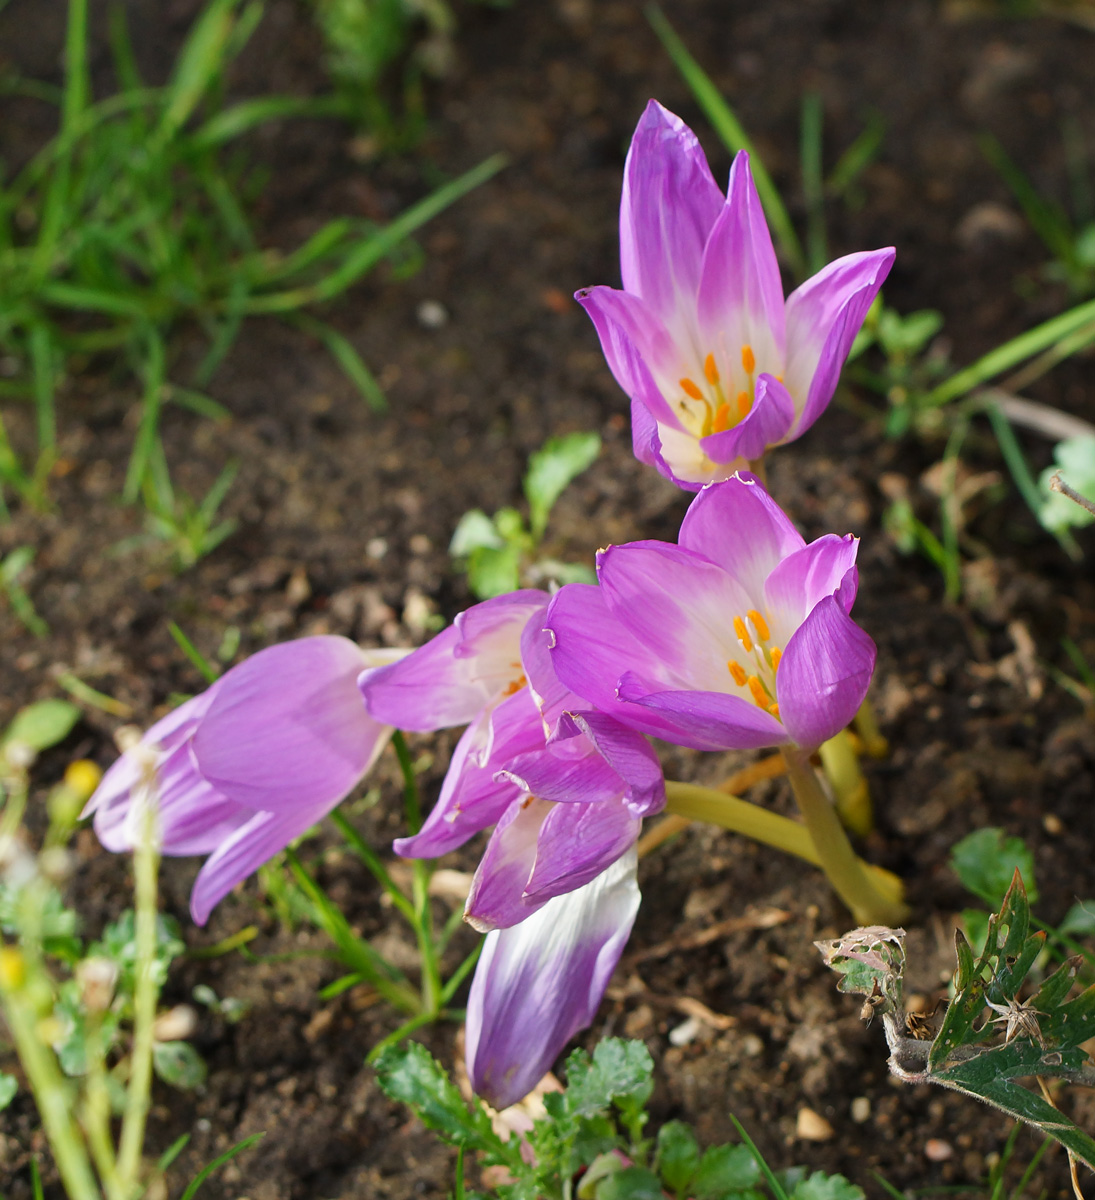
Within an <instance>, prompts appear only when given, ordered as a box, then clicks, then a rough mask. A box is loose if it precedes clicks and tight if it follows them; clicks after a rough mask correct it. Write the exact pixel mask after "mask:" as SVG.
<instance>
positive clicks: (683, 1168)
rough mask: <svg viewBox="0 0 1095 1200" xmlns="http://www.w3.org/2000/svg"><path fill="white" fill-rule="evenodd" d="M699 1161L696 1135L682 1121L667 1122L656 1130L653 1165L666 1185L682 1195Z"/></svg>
mask: <svg viewBox="0 0 1095 1200" xmlns="http://www.w3.org/2000/svg"><path fill="white" fill-rule="evenodd" d="M699 1161H700V1148H699V1146H698V1145H697V1143H696V1135H695V1134H694V1133H693V1132H692V1129H691V1127H690V1126H688V1125H686V1124H685V1123H684V1122H683V1121H667V1122H666V1123H665V1124H664V1125H663V1126H662V1127H661V1129H659V1130H658V1154H657V1158H656V1159H655V1165H656V1166H657V1168H658V1171H659V1172H660V1174H661V1177H662V1178H663V1179H664V1180H665V1182H666V1184H667V1185H668V1186H669V1187H671V1188H672V1189H673V1191H675V1192H677V1193H678V1194H681V1195H683V1194H684V1189H685V1188H686V1187H687V1186H688V1184H689V1182H690V1180H691V1179H692V1176H693V1175H694V1174H695V1172H696V1167H697V1166H698V1165H699Z"/></svg>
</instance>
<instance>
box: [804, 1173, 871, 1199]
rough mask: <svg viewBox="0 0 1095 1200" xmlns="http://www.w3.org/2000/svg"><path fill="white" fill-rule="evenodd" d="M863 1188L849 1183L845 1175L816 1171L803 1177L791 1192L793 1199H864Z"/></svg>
mask: <svg viewBox="0 0 1095 1200" xmlns="http://www.w3.org/2000/svg"><path fill="white" fill-rule="evenodd" d="M863 1198H864V1192H863V1189H862V1188H859V1187H856V1185H855V1184H854V1183H849V1182H848V1180H847V1179H845V1178H844V1176H843V1175H826V1174H825V1172H824V1171H815V1172H814V1173H813V1174H812V1175H811V1176H809V1178H807V1179H803V1180H802V1181H801V1182H800V1183H798V1184H797V1185H796V1186H795V1190H794V1191H793V1192H792V1193H791V1200H863Z"/></svg>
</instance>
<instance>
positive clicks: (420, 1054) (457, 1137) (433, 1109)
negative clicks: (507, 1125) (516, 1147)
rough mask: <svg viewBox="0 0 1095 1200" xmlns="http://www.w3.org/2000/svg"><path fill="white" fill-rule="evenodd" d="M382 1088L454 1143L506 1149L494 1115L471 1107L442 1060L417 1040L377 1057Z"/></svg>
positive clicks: (476, 1148) (449, 1141)
mask: <svg viewBox="0 0 1095 1200" xmlns="http://www.w3.org/2000/svg"><path fill="white" fill-rule="evenodd" d="M376 1073H377V1078H378V1079H379V1081H380V1086H381V1089H382V1090H383V1092H384V1094H385V1095H386V1096H389V1097H390V1098H391V1099H392V1100H400V1101H402V1102H403V1103H404V1104H408V1105H410V1107H411V1108H413V1109H414V1111H415V1112H416V1113H417V1114H418V1118H419V1120H420V1121H421V1122H422V1124H423V1125H425V1126H426V1128H427V1129H432V1130H433V1131H434V1132H435V1133H437V1134H439V1135H440V1136H441V1137H442V1138H443V1139H444V1140H445V1141H446V1142H448V1143H449V1144H450V1145H453V1146H463V1147H465V1148H466V1149H471V1150H489V1151H493V1152H495V1153H498V1152H501V1151H502V1142H501V1140H500V1139H499V1137H498V1135H497V1134H496V1133H494V1131H493V1130H492V1129H491V1124H490V1118H489V1117H488V1116H487V1114H486V1113H485V1112H484V1111H483V1109H482V1108H481V1107H480V1106H479V1105H478V1104H475V1105H473V1106H472V1107H470V1108H469V1106H468V1105H467V1104H465V1103H464V1100H463V1098H462V1097H461V1095H460V1092H459V1091H458V1089H457V1088H456V1086H455V1085H454V1084H453V1083H452V1082H451V1081H450V1079H449V1077H448V1075H446V1074H445V1072H444V1070H442V1068H441V1065H440V1063H438V1062H437V1060H436V1059H435V1058H434V1057H433V1055H431V1054H430V1052H429V1051H428V1050H427V1049H426V1048H425V1047H424V1046H420V1045H419V1044H418V1043H417V1042H407V1043H404V1044H403V1045H400V1046H389V1047H388V1049H386V1050H384V1051H383V1053H381V1054H380V1056H379V1057H378V1058H377V1060H376Z"/></svg>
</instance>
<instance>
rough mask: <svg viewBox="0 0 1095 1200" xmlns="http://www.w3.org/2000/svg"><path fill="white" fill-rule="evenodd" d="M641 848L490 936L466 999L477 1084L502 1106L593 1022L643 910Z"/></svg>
mask: <svg viewBox="0 0 1095 1200" xmlns="http://www.w3.org/2000/svg"><path fill="white" fill-rule="evenodd" d="M636 861H637V860H636V854H635V851H634V849H631V850H629V851H628V853H627V854H625V855H623V856H622V857H621V858H619V859H618V860H617V861H616V862H615V863H614V864H613V865H612V866H611V867H609V868H608V869H607V870H605V871H602V872H601V873H600V874H599V875H598V876H597V877H596V878H595V879H593V880H591V881H590V882H589V883H587V884H586V885H585V886H584V887H581V888H579V889H578V890H577V891H572V892H568V893H566V894H565V895H562V896H557V897H556V898H555V899H553V900H551V901H549V903H547V904H546V905H544V907H543V908H541V909H540V910H539V911H538V912H536V913H534V914H533V915H532V916H530V917H528V918H527V919H526V920H524V921H522V922H521V923H520V924H519V925H515V926H513V927H512V928H510V929H500V930H496V931H495V932H494V933H491V934H488V935H487V939H486V941H485V943H484V944H483V953H482V954H481V955H480V958H479V963H478V965H477V966H476V970H475V979H474V980H473V981H472V985H471V995H470V996H469V997H468V1024H467V1040H466V1043H465V1046H466V1049H465V1055H466V1059H467V1066H468V1075H469V1076H470V1078H471V1081H472V1086H473V1087H474V1088H475V1090H476V1091H477V1092H478V1093H479V1095H481V1096H483V1097H485V1098H486V1099H487V1100H488V1101H489V1102H490V1103H491V1104H493V1105H494V1106H495V1107H496V1108H505V1107H506V1106H507V1105H509V1104H513V1103H515V1102H516V1101H518V1100H520V1099H521V1097H522V1096H524V1095H525V1094H526V1093H528V1092H530V1091H531V1090H532V1089H533V1088H534V1087H535V1086H536V1084H537V1083H538V1082H539V1081H540V1079H541V1078H542V1077H543V1075H544V1073H545V1072H546V1071H547V1070H548V1069H549V1068H550V1066H551V1064H552V1062H553V1061H554V1059H555V1057H556V1056H557V1055H558V1053H559V1051H560V1050H562V1048H563V1047H564V1046H565V1045H566V1043H567V1042H568V1041H570V1039H571V1038H572V1037H573V1036H574V1035H575V1034H576V1033H577V1032H578V1030H579V1029H584V1028H585V1027H586V1026H587V1025H589V1024H590V1023H591V1022H592V1020H593V1018H594V1016H595V1015H596V1012H597V1007H598V1005H599V1004H600V1003H601V997H602V996H603V995H604V992H605V988H606V987H607V986H608V981H609V979H610V978H611V977H612V972H613V971H614V970H615V969H616V964H617V963H618V962H619V960H620V955H621V954H622V953H623V948H624V946H625V945H626V943H627V939H628V936H629V935H630V933H631V926H632V925H633V924H634V921H635V914H636V912H637V911H638V908H639V888H638V885H637V884H636V882H635V866H636Z"/></svg>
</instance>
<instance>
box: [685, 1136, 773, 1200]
mask: <svg viewBox="0 0 1095 1200" xmlns="http://www.w3.org/2000/svg"><path fill="white" fill-rule="evenodd" d="M759 1181H760V1167H758V1166H757V1164H756V1161H755V1160H754V1158H753V1156H752V1154H750V1153H749V1151H748V1149H747V1148H746V1147H745V1146H712V1147H710V1148H709V1149H708V1150H705V1151H704V1153H703V1158H701V1159H700V1164H699V1167H698V1169H697V1170H696V1174H695V1176H694V1178H693V1180H692V1186H691V1189H690V1190H691V1193H692V1195H693V1196H694V1197H695V1200H719V1198H720V1197H722V1196H725V1195H726V1194H727V1193H729V1192H742V1191H745V1190H746V1189H747V1188H751V1187H753V1185H754V1184H756V1183H759Z"/></svg>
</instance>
